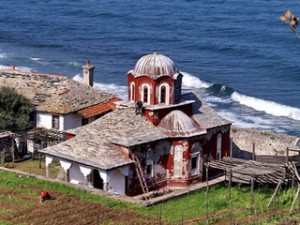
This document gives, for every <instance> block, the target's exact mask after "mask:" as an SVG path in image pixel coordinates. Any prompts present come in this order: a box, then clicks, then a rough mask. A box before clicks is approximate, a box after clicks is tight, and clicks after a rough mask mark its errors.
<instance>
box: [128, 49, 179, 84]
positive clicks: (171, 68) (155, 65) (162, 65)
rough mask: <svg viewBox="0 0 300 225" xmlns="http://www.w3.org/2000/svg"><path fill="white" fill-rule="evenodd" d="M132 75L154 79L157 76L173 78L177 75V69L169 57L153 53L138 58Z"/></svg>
mask: <svg viewBox="0 0 300 225" xmlns="http://www.w3.org/2000/svg"><path fill="white" fill-rule="evenodd" d="M132 73H133V74H134V75H135V76H149V77H151V78H154V79H155V78H157V77H159V76H171V77H173V75H175V74H176V73H177V68H176V66H175V64H174V62H173V61H172V60H171V59H170V58H169V57H167V56H164V55H161V54H159V53H156V52H154V53H152V54H148V55H145V56H143V57H142V58H140V59H139V60H138V61H137V63H136V64H135V67H134V69H133V70H132Z"/></svg>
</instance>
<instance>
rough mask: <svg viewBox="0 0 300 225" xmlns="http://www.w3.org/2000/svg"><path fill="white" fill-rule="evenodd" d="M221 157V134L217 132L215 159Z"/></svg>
mask: <svg viewBox="0 0 300 225" xmlns="http://www.w3.org/2000/svg"><path fill="white" fill-rule="evenodd" d="M221 158H222V135H221V134H218V136H217V160H221Z"/></svg>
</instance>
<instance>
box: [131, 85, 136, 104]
mask: <svg viewBox="0 0 300 225" xmlns="http://www.w3.org/2000/svg"><path fill="white" fill-rule="evenodd" d="M130 101H133V102H134V101H135V85H134V83H133V82H132V83H131V84H130Z"/></svg>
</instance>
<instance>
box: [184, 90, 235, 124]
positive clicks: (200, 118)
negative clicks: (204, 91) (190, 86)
mask: <svg viewBox="0 0 300 225" xmlns="http://www.w3.org/2000/svg"><path fill="white" fill-rule="evenodd" d="M182 99H189V100H194V101H195V103H194V104H193V112H194V115H193V117H194V119H195V120H196V121H197V122H198V123H199V125H200V126H201V127H202V128H204V129H210V128H214V127H219V126H223V125H230V124H232V121H229V120H226V119H224V118H223V117H221V116H220V115H219V114H217V112H215V111H214V110H213V109H212V108H211V107H210V106H209V105H208V104H207V103H206V102H205V101H204V100H203V99H202V98H201V96H199V95H197V94H196V93H194V92H192V93H187V94H184V95H183V96H182Z"/></svg>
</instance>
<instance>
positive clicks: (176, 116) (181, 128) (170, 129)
mask: <svg viewBox="0 0 300 225" xmlns="http://www.w3.org/2000/svg"><path fill="white" fill-rule="evenodd" d="M159 127H161V128H163V130H164V132H165V133H166V134H168V135H170V136H172V137H189V136H194V135H199V134H203V133H205V132H206V131H205V130H204V129H201V127H200V126H199V124H198V123H197V122H196V121H195V120H193V119H192V118H191V117H189V116H188V115H186V114H185V113H184V112H182V111H181V110H174V111H172V112H170V113H169V114H167V115H166V116H165V117H164V118H163V119H162V120H161V121H160V123H159Z"/></svg>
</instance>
